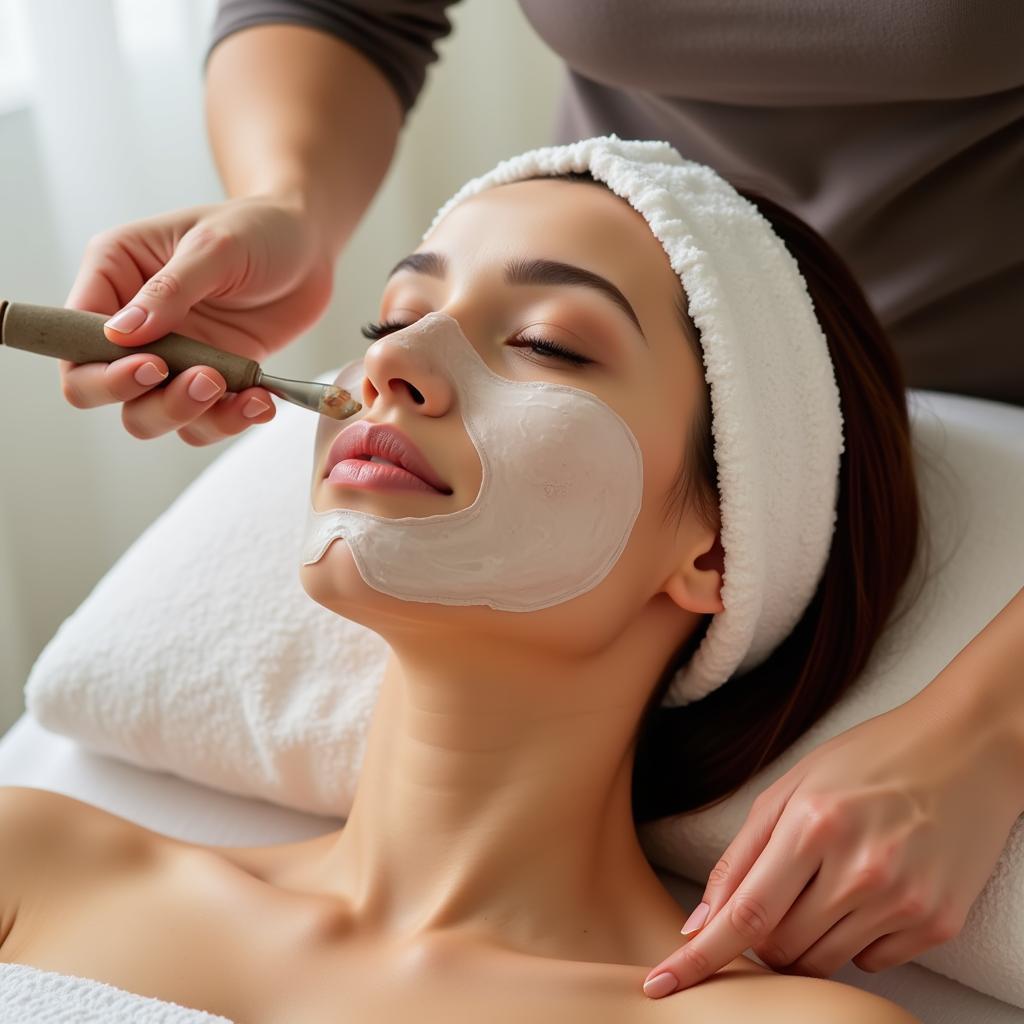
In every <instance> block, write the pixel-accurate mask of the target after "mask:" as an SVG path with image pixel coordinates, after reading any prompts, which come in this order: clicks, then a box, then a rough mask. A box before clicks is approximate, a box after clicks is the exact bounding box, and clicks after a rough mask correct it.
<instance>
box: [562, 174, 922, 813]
mask: <svg viewBox="0 0 1024 1024" xmlns="http://www.w3.org/2000/svg"><path fill="white" fill-rule="evenodd" d="M552 177H557V178H558V179H559V180H567V181H581V182H589V183H593V184H597V185H602V186H603V184H604V183H603V182H600V181H597V180H596V179H594V178H593V177H592V176H591V175H590V174H589V173H587V172H582V173H576V172H574V173H570V174H566V175H557V176H552ZM738 191H739V192H740V194H741V195H743V196H744V197H745V198H747V199H748V200H749V201H750V202H752V203H753V204H754V205H755V206H756V207H757V208H758V209H759V210H760V212H761V213H762V214H763V215H764V217H765V218H766V219H767V220H768V221H769V222H770V223H771V225H772V227H773V229H774V230H775V232H776V234H778V236H779V237H780V238H781V239H782V241H783V243H784V244H785V246H786V248H787V249H788V250H789V252H790V253H791V255H792V256H793V258H794V259H795V260H796V261H797V264H798V265H799V267H800V270H801V273H802V274H803V276H804V278H805V280H806V281H807V288H808V292H809V293H810V296H811V300H812V302H813V304H814V309H815V312H816V314H817V317H818V321H819V323H820V324H821V327H822V330H823V332H824V334H825V337H826V339H827V341H828V347H829V353H830V355H831V357H832V364H833V366H834V368H835V375H836V383H837V385H838V387H839V395H840V405H841V408H842V414H843V435H844V451H843V454H842V456H841V460H840V468H839V494H838V509H837V517H836V526H835V532H834V534H833V537H832V546H831V550H830V552H829V557H828V562H827V563H826V566H825V570H824V574H823V576H822V578H821V581H820V582H819V584H818V588H817V590H816V591H815V593H814V596H813V598H812V599H811V602H810V604H809V605H808V607H807V609H806V611H805V612H804V614H803V616H802V617H801V619H800V621H799V622H798V623H797V624H796V626H795V627H794V628H793V630H792V632H791V633H790V634H789V636H788V637H787V638H786V639H785V640H784V641H783V642H782V643H781V644H780V645H779V646H778V647H777V648H776V650H775V651H774V652H773V653H772V654H771V655H770V657H768V659H767V660H765V661H764V662H762V664H760V665H759V666H757V667H756V668H754V669H751V670H750V671H749V672H747V673H746V674H744V675H741V676H734V677H733V678H731V679H729V680H728V682H726V683H725V684H723V685H722V686H720V687H718V689H716V690H714V691H713V692H712V693H710V694H708V695H707V696H706V697H704V698H702V699H701V700H698V701H695V702H694V703H692V704H688V705H685V706H683V707H675V708H667V707H661V701H662V699H663V697H664V695H665V691H666V690H667V688H668V686H669V684H670V683H671V681H672V677H673V675H674V674H675V672H676V670H677V669H678V668H679V667H680V666H681V665H683V664H685V662H686V661H687V660H688V659H689V658H690V656H691V655H692V653H693V652H694V651H695V650H696V648H697V645H698V644H699V643H700V641H701V639H702V638H703V636H704V634H705V633H706V631H707V626H708V625H709V623H710V621H711V616H710V615H709V616H706V617H705V620H704V622H703V623H702V624H701V625H700V626H699V627H698V628H697V630H696V631H695V632H694V634H693V635H692V636H690V637H689V638H688V639H687V640H686V642H685V643H683V644H682V645H681V647H680V649H679V650H678V651H677V652H676V654H675V656H674V657H673V658H672V659H671V661H670V662H669V664H668V665H667V666H666V668H665V671H664V673H663V675H662V677H661V678H660V679H659V681H658V683H657V685H656V686H655V687H654V690H653V692H652V693H651V696H650V699H649V701H648V703H647V705H646V707H645V711H644V714H643V716H642V717H641V719H640V722H639V725H638V728H637V735H636V754H635V759H634V764H633V781H632V800H633V818H634V822H635V823H636V824H642V823H643V822H646V821H650V820H652V819H655V818H661V817H664V816H666V815H671V814H679V813H682V812H684V811H691V810H696V809H698V808H704V807H708V806H711V805H713V804H716V803H719V802H720V801H722V800H724V799H725V798H726V797H728V796H730V795H732V794H733V793H734V792H736V790H737V789H739V788H740V787H741V786H742V785H743V784H744V783H745V782H746V781H747V780H748V779H750V778H751V776H753V775H755V774H756V773H757V772H758V771H760V770H761V768H762V767H764V766H765V765H767V764H769V763H770V762H771V761H773V760H774V759H775V758H776V757H777V756H778V755H779V754H781V753H782V752H783V751H784V750H786V749H787V748H788V747H789V746H791V745H792V744H793V743H794V742H795V741H796V740H797V739H799V737H800V736H801V735H803V733H804V732H806V731H807V729H809V728H810V727H811V726H812V725H813V724H814V723H815V722H816V721H818V719H819V718H821V716H822V715H824V714H825V712H826V711H828V710H829V709H830V708H831V707H832V706H833V705H834V704H835V703H836V702H837V701H838V700H839V698H840V697H841V696H842V695H843V693H844V692H845V691H846V689H847V688H848V687H849V686H850V684H851V683H852V682H853V681H854V680H855V679H856V678H857V676H858V674H859V673H860V672H861V670H862V669H863V668H864V665H865V663H866V661H867V659H868V656H869V654H870V653H871V649H872V647H873V646H874V644H875V642H876V641H877V640H878V637H879V636H880V634H881V633H882V631H883V629H884V628H885V626H886V625H887V624H888V623H889V621H890V617H891V616H892V614H893V611H894V608H895V606H896V602H897V597H898V596H899V593H900V590H901V588H902V585H903V583H904V581H905V580H906V578H907V576H908V574H909V572H910V568H911V565H912V563H913V561H914V557H915V555H916V553H917V545H918V538H919V533H920V530H921V517H920V506H919V500H918V491H917V482H916V479H915V475H914V461H913V451H912V448H911V440H910V424H909V417H908V412H907V403H906V390H905V382H904V377H903V372H902V369H901V367H900V364H899V362H898V361H897V358H896V355H895V353H894V352H893V350H892V348H891V346H890V345H889V342H888V340H887V338H886V336H885V332H884V330H883V329H882V326H881V324H880V323H879V322H878V319H877V317H876V316H875V314H874V312H873V311H872V309H871V307H870V306H869V304H868V301H867V299H866V297H865V295H864V293H863V291H862V290H861V287H860V285H859V284H858V283H857V281H856V279H855V278H854V276H853V274H852V273H851V271H850V270H849V268H848V267H847V266H846V264H845V263H844V262H843V260H842V258H841V257H840V256H839V255H838V253H836V252H835V250H833V249H832V247H831V246H830V245H829V244H828V243H827V242H826V241H825V239H823V238H822V237H821V235H819V234H818V233H817V232H816V231H815V230H814V229H813V228H812V227H811V226H810V225H808V224H806V223H805V222H804V221H803V220H802V219H801V218H799V217H798V216H796V215H795V214H794V213H792V212H790V211H789V210H787V209H785V208H784V207H782V206H780V205H778V204H777V203H775V202H774V201H772V200H770V199H768V198H767V197H766V196H763V195H760V194H759V193H756V192H752V191H748V190H742V189H740V190H738ZM678 312H679V314H680V317H681V319H682V320H683V323H684V326H685V327H686V328H687V336H688V337H691V336H696V327H695V326H694V325H693V323H692V321H691V320H690V318H689V316H688V315H687V312H686V309H685V301H684V302H683V303H681V304H679V308H678ZM704 390H705V394H704V396H703V406H702V407H701V406H700V404H699V407H698V409H697V411H696V413H695V419H694V424H693V428H694V429H693V430H692V431H691V436H692V437H693V438H694V441H693V443H692V445H691V448H690V451H689V452H688V453H687V456H686V458H685V460H684V465H683V466H682V467H680V474H679V476H678V479H677V484H678V486H677V487H676V488H675V489H674V491H673V497H674V504H675V506H676V512H677V513H678V512H679V511H680V510H681V509H682V508H684V507H685V508H691V509H693V511H694V512H695V514H697V515H701V516H703V517H704V519H705V520H706V521H708V522H709V525H710V524H711V523H713V522H714V521H715V520H714V519H713V518H712V515H714V514H716V513H717V508H718V489H717V481H716V475H717V474H716V467H715V459H714V449H713V438H712V434H711V407H710V395H709V394H708V393H707V391H708V389H707V387H706V386H705V389H704ZM908 606H909V605H908Z"/></svg>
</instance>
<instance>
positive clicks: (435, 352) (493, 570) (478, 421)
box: [302, 313, 643, 612]
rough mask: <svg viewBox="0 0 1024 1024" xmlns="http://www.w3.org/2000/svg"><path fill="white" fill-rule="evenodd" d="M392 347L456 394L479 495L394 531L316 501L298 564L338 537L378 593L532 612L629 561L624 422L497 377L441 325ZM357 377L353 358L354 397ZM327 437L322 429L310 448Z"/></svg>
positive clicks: (593, 401)
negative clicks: (477, 468) (479, 475)
mask: <svg viewBox="0 0 1024 1024" xmlns="http://www.w3.org/2000/svg"><path fill="white" fill-rule="evenodd" d="M388 342H389V344H392V345H405V346H408V347H410V348H412V347H413V346H415V348H416V350H417V357H418V359H419V361H420V363H421V364H423V363H427V365H430V368H431V370H432V371H433V372H435V373H438V374H442V375H444V376H445V377H446V378H447V379H448V381H449V382H450V383H451V386H452V388H453V390H454V392H455V395H456V400H455V401H456V408H457V410H458V411H459V412H460V413H461V415H462V418H463V422H464V424H465V428H466V431H467V433H468V434H469V437H470V439H471V440H472V442H473V445H474V446H475V448H476V450H477V453H478V455H479V458H480V462H481V466H482V470H483V479H482V481H481V484H480V491H479V493H478V494H477V496H476V499H475V500H474V501H473V503H472V504H471V505H469V506H468V507H467V508H464V509H460V510H459V511H457V512H448V513H445V514H443V515H428V516H406V517H403V518H398V519H388V518H385V517H384V516H379V515H375V514H373V513H370V512H362V511H356V510H354V509H347V508H336V509H328V510H327V511H324V512H318V511H317V510H316V509H315V508H314V507H313V501H312V495H311V499H310V506H309V514H308V517H307V521H306V530H305V536H304V540H303V549H302V561H303V564H304V565H310V564H312V563H314V562H316V561H318V560H319V559H320V558H322V557H323V555H324V552H325V551H326V550H327V547H328V545H329V544H330V542H331V541H332V540H335V539H344V540H345V541H346V542H347V543H348V546H349V548H350V550H351V552H352V557H353V559H354V560H355V563H356V567H357V568H358V570H359V574H360V575H361V576H362V578H363V579H364V580H365V581H366V582H367V583H368V584H369V585H370V586H371V587H373V588H374V589H375V590H379V591H380V592H381V593H383V594H389V595H391V596H392V597H397V598H400V599H402V600H404V601H425V602H430V603H435V604H448V605H487V606H489V607H491V608H494V609H497V610H499V611H514V612H531V611H538V610H539V609H541V608H548V607H550V606H551V605H556V604H561V603H562V602H563V601H569V600H571V599H572V598H574V597H578V596H579V595H580V594H585V593H586V592H587V591H588V590H591V589H593V588H594V587H596V586H597V585H598V584H599V583H600V582H601V581H602V580H603V579H604V578H605V576H607V575H608V573H609V572H610V571H611V569H612V567H613V566H614V565H615V563H616V561H617V560H618V558H619V556H620V555H621V554H622V552H623V550H624V549H625V547H626V542H627V541H628V539H629V535H630V532H631V530H632V528H633V523H634V522H635V521H636V517H637V515H638V514H639V512H640V505H641V500H642V497H643V459H642V456H641V452H640V446H639V445H638V444H637V440H636V438H635V437H634V436H633V433H632V431H631V430H630V429H629V427H628V426H627V425H626V423H625V422H624V421H623V419H622V418H621V417H620V416H619V415H618V414H617V413H615V412H614V411H612V409H610V408H609V407H608V406H607V405H606V404H605V403H604V402H602V401H601V400H600V399H599V398H597V397H596V396H595V395H593V394H591V393H590V392H588V391H583V390H581V389H580V388H574V387H570V386H568V385H565V384H551V383H548V382H545V381H515V380H508V379H506V378H504V377H501V376H499V375H498V374H495V373H494V372H492V371H491V369H490V368H489V367H488V366H487V364H486V363H485V362H484V361H483V360H482V359H481V358H480V356H479V355H478V354H477V352H476V350H475V349H474V348H473V346H472V344H471V343H470V342H469V341H468V339H467V338H466V337H465V335H464V334H463V333H462V331H461V329H460V328H459V325H458V322H457V321H456V320H455V319H453V318H452V317H450V316H448V315H446V314H444V313H429V314H428V315H427V316H425V317H423V318H422V319H420V320H418V321H417V322H416V323H414V324H412V325H410V326H409V327H406V328H403V329H402V330H401V331H398V332H396V333H394V334H392V335H389V336H388ZM431 364H432V365H431ZM363 377H364V374H363V369H362V360H358V361H357V362H354V363H350V364H349V365H348V366H346V367H345V368H344V369H343V370H342V372H341V373H340V374H339V377H338V383H340V384H341V385H342V386H343V387H345V388H347V389H348V390H349V391H350V392H351V393H352V394H353V395H359V394H360V393H361V391H362V379H363ZM355 418H356V417H353V419H355ZM324 421H326V422H324ZM336 427H337V420H330V419H329V418H328V417H322V418H321V424H320V432H319V433H318V440H319V439H320V438H322V437H323V434H324V432H325V431H326V430H332V428H335V429H336ZM331 436H332V437H333V436H335V435H334V432H333V430H332V434H331ZM318 447H319V444H318ZM427 455H428V457H429V452H428V453H427ZM319 471H320V467H319V466H315V467H314V475H315V477H316V476H317V475H318V474H319ZM318 484H319V480H318V479H316V478H314V480H313V489H314V490H315V489H316V488H317V486H318ZM329 486H332V485H326V484H325V485H324V487H329ZM334 490H335V493H336V494H338V495H339V497H340V496H343V495H344V494H345V489H344V488H343V487H336V488H334ZM381 493H383V492H381Z"/></svg>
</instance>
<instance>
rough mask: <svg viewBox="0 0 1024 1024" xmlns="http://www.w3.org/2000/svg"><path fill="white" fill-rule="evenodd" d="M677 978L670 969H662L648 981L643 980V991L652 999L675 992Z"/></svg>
mask: <svg viewBox="0 0 1024 1024" xmlns="http://www.w3.org/2000/svg"><path fill="white" fill-rule="evenodd" d="M678 984H679V979H678V978H677V977H676V976H675V975H674V974H673V973H672V972H671V971H662V972H661V974H656V975H655V976H654V977H653V978H651V980H650V981H645V982H644V992H645V994H646V995H649V996H650V997H651V998H652V999H660V998H661V997H662V996H667V995H668V994H669V993H670V992H675V990H676V986H677V985H678Z"/></svg>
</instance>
